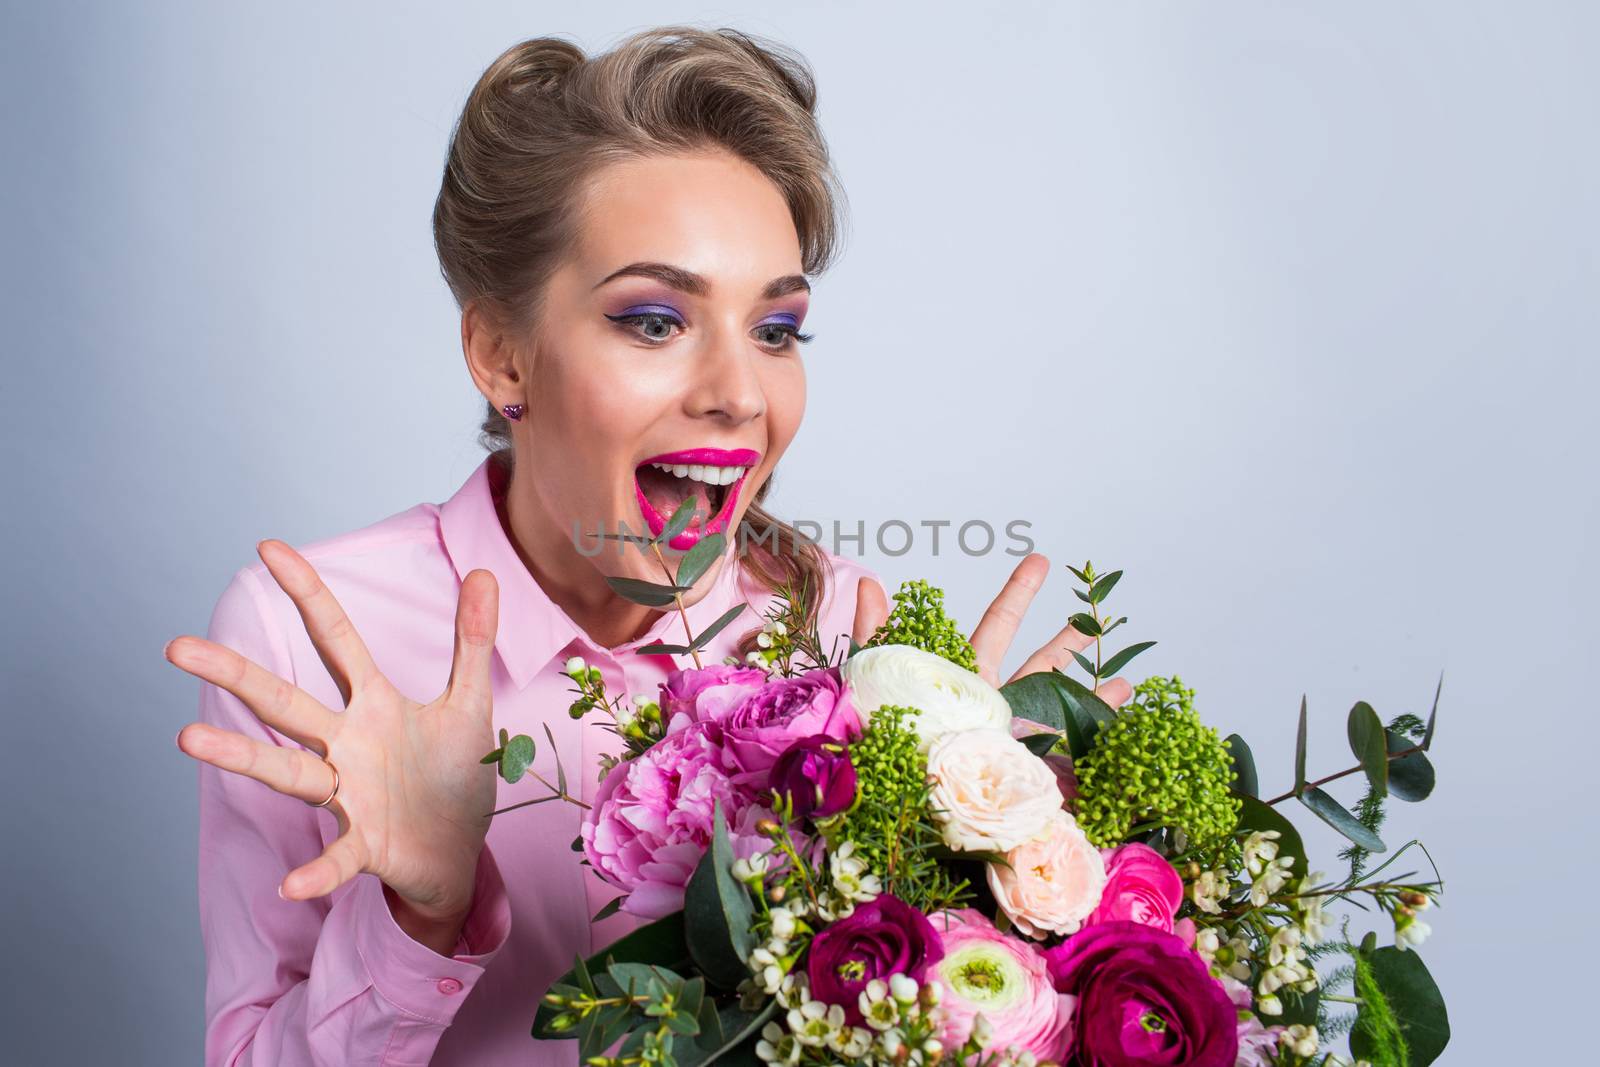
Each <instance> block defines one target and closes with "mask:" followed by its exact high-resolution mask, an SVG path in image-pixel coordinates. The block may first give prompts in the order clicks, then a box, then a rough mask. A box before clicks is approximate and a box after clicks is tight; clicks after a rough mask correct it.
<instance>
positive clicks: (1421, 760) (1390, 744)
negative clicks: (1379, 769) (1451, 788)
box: [1384, 730, 1434, 804]
mask: <svg viewBox="0 0 1600 1067" xmlns="http://www.w3.org/2000/svg"><path fill="white" fill-rule="evenodd" d="M1384 737H1385V742H1386V747H1387V748H1388V750H1389V753H1390V754H1391V755H1393V754H1394V753H1396V752H1406V751H1409V750H1410V749H1413V748H1416V747H1417V743H1416V742H1415V741H1413V740H1411V738H1409V737H1406V736H1405V735H1403V734H1397V733H1395V732H1394V731H1393V730H1387V731H1385V732H1384ZM1433 784H1434V771H1433V763H1432V761H1430V760H1429V759H1428V756H1427V753H1425V752H1412V753H1411V754H1410V755H1409V756H1401V757H1400V758H1399V759H1391V760H1390V761H1389V792H1390V793H1393V794H1394V795H1395V796H1397V797H1399V798H1400V799H1401V800H1405V801H1409V802H1411V803H1413V804H1414V803H1416V802H1417V801H1419V800H1426V799H1428V794H1430V793H1432V792H1433Z"/></svg>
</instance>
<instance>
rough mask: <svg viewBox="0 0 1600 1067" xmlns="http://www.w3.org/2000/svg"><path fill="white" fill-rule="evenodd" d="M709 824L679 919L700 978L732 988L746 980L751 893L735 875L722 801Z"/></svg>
mask: <svg viewBox="0 0 1600 1067" xmlns="http://www.w3.org/2000/svg"><path fill="white" fill-rule="evenodd" d="M712 820H713V825H714V826H715V830H714V831H713V834H712V838H711V847H710V848H708V849H706V854H705V855H704V856H702V857H701V858H700V863H699V865H698V866H697V867H695V869H694V874H693V875H691V876H690V878H689V884H688V886H687V888H685V890H684V895H683V915H684V923H685V928H686V929H687V931H688V939H689V953H690V955H691V956H693V957H694V962H695V965H696V966H697V967H698V968H699V969H700V973H701V974H703V975H705V976H706V978H707V979H708V980H710V981H711V982H712V983H713V984H715V985H717V986H719V987H721V988H723V989H732V988H734V987H735V986H737V985H738V984H739V983H740V982H742V981H744V980H745V979H746V978H748V977H750V968H749V965H748V964H747V963H746V962H745V961H747V960H748V959H749V958H750V953H751V951H752V950H753V949H754V948H755V942H754V939H753V938H752V937H751V935H750V921H751V919H752V917H753V915H754V909H753V908H752V907H751V905H750V893H749V891H748V890H747V889H745V887H744V885H743V884H742V883H741V882H739V881H738V880H737V879H736V878H734V876H733V871H732V867H733V845H732V843H731V842H730V841H729V839H728V826H727V823H726V822H725V821H724V816H723V811H722V802H721V801H720V800H719V801H717V802H716V806H715V808H714V809H713V812H712Z"/></svg>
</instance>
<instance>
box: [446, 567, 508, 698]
mask: <svg viewBox="0 0 1600 1067" xmlns="http://www.w3.org/2000/svg"><path fill="white" fill-rule="evenodd" d="M499 624H500V586H499V584H498V583H496V581H495V578H494V575H493V574H492V573H490V572H489V571H486V570H484V569H483V568H482V567H479V568H478V569H476V570H474V571H472V572H471V573H470V574H468V575H467V576H466V577H465V578H463V579H462V580H461V594H460V596H459V597H458V598H457V599H456V646H455V654H454V656H453V657H452V659H451V661H450V681H449V682H448V683H447V684H446V686H445V694H446V699H448V700H449V701H450V702H451V703H452V704H454V705H457V706H460V707H465V708H470V709H472V710H474V711H479V712H487V711H488V710H489V708H490V706H491V705H492V703H493V697H492V692H493V685H492V682H491V681H490V668H491V665H492V664H493V663H494V635H495V631H496V630H497V629H498V628H499Z"/></svg>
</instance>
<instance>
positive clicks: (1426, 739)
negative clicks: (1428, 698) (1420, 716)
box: [1422, 671, 1444, 752]
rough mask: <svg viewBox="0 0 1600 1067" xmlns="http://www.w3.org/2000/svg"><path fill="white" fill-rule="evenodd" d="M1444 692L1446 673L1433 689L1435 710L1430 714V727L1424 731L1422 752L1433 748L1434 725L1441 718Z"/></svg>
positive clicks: (1441, 674) (1440, 674) (1441, 672)
mask: <svg viewBox="0 0 1600 1067" xmlns="http://www.w3.org/2000/svg"><path fill="white" fill-rule="evenodd" d="M1442 692H1444V672H1443V671H1440V672H1439V684H1438V685H1436V686H1434V688H1433V708H1432V709H1431V710H1430V711H1429V712H1428V725H1427V726H1426V727H1425V728H1424V729H1423V731H1422V750H1423V751H1424V752H1426V751H1427V750H1428V749H1429V748H1431V747H1433V724H1434V721H1435V720H1437V719H1438V718H1439V694H1440V693H1442Z"/></svg>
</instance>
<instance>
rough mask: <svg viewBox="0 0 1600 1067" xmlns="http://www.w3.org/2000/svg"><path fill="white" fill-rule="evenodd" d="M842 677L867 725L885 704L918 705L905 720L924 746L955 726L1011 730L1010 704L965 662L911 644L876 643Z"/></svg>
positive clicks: (847, 662) (851, 662)
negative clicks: (954, 660)
mask: <svg viewBox="0 0 1600 1067" xmlns="http://www.w3.org/2000/svg"><path fill="white" fill-rule="evenodd" d="M842 674H843V678H844V682H845V684H846V685H847V686H849V687H850V698H851V701H852V703H854V704H855V708H856V711H857V712H858V713H859V714H860V715H861V721H862V723H863V725H865V724H867V723H870V722H871V721H872V713H873V712H875V711H877V710H878V709H879V708H881V707H883V706H884V705H885V704H890V705H894V706H896V707H903V708H914V709H916V711H917V714H916V715H914V716H911V717H909V718H908V719H907V723H908V724H909V725H910V726H911V728H912V729H913V730H915V731H916V733H917V737H918V738H920V739H921V741H922V747H923V748H926V747H927V746H928V744H929V743H930V742H931V741H933V740H934V739H935V738H936V737H938V736H939V735H940V734H946V733H950V732H951V731H954V730H979V729H985V728H995V729H1001V730H1004V729H1007V728H1009V726H1010V725H1011V705H1010V704H1007V703H1006V698H1005V697H1003V696H1001V695H1000V690H998V689H996V688H995V687H994V686H992V685H990V684H989V683H988V682H986V681H984V680H983V679H982V678H980V677H978V675H977V674H976V673H975V672H973V671H969V670H967V669H966V668H965V667H961V666H958V665H957V664H954V663H951V662H950V661H949V660H947V659H945V658H943V657H942V656H936V655H934V654H933V653H932V652H924V651H923V650H922V649H920V648H912V647H911V646H910V645H875V646H873V647H872V648H864V649H862V650H861V651H860V652H857V653H856V654H855V655H853V656H851V657H850V658H849V659H847V660H845V661H844V668H843V671H842Z"/></svg>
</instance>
